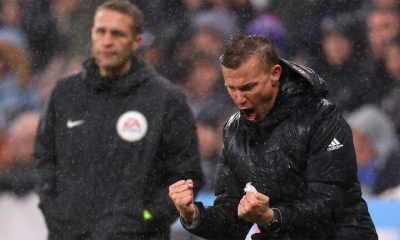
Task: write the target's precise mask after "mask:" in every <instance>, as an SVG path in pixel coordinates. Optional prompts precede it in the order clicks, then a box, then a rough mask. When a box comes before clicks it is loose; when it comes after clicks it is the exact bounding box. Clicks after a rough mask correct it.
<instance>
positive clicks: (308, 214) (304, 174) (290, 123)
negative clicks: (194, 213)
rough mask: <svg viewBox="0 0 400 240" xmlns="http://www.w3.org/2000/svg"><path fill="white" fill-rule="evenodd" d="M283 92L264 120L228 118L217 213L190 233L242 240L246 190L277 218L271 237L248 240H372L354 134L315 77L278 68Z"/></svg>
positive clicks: (203, 211)
mask: <svg viewBox="0 0 400 240" xmlns="http://www.w3.org/2000/svg"><path fill="white" fill-rule="evenodd" d="M281 65H282V68H283V71H282V73H283V74H282V76H281V79H280V82H281V87H280V92H279V94H278V97H277V100H276V102H275V105H274V107H273V108H272V109H271V111H270V112H269V113H268V115H267V116H266V117H265V119H264V120H262V121H261V122H259V123H251V122H249V121H247V120H246V119H245V117H244V116H243V115H242V114H241V113H240V112H238V113H236V114H235V115H233V116H232V117H231V118H230V119H229V120H228V121H227V123H226V125H225V128H224V131H223V134H224V136H223V139H224V149H223V152H222V157H221V160H220V162H219V163H218V169H217V186H216V193H215V194H216V198H215V201H214V207H203V206H202V204H200V203H197V206H198V208H199V210H200V215H199V216H200V217H199V221H198V224H196V225H195V226H192V228H189V230H190V231H191V232H193V233H196V234H198V235H201V236H203V237H205V238H208V239H245V236H246V234H247V232H248V231H249V229H250V227H251V226H252V225H253V224H252V223H249V222H245V221H244V220H240V219H239V218H238V217H237V207H238V204H239V201H240V199H241V198H242V196H243V195H244V191H243V189H244V187H245V185H246V183H248V182H251V183H252V185H253V186H254V187H255V188H256V189H257V190H258V192H261V193H263V194H265V195H267V196H268V197H269V198H270V207H274V208H278V209H279V210H280V211H281V213H282V226H281V229H280V230H279V231H278V232H277V233H276V234H271V233H269V232H268V231H267V230H266V229H263V228H261V233H259V234H255V235H253V239H296V240H299V239H349V240H350V239H352V240H354V239H377V236H376V231H375V228H374V225H373V223H372V221H371V218H370V215H369V213H368V209H367V205H366V203H365V201H364V200H363V199H362V197H361V191H360V186H359V182H358V180H357V174H356V160H355V152H354V147H353V142H352V135H351V129H350V127H349V126H348V124H347V123H346V122H345V120H344V119H343V118H342V116H341V114H340V112H339V111H338V110H337V109H336V107H335V106H334V105H333V104H332V103H331V101H329V100H327V99H325V98H324V96H325V95H326V90H325V88H324V82H323V80H322V79H320V78H319V77H318V76H317V75H316V74H315V73H314V72H313V71H312V70H310V69H307V68H303V67H300V66H298V65H294V64H292V63H289V62H287V61H284V60H282V61H281Z"/></svg>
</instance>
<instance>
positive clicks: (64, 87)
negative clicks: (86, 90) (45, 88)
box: [53, 73, 83, 95]
mask: <svg viewBox="0 0 400 240" xmlns="http://www.w3.org/2000/svg"><path fill="white" fill-rule="evenodd" d="M82 86H83V78H82V74H81V73H76V74H73V75H70V76H67V77H65V78H62V79H60V80H58V81H57V83H56V85H55V87H54V89H53V95H54V93H57V94H59V93H63V92H70V91H71V90H73V89H81V87H82Z"/></svg>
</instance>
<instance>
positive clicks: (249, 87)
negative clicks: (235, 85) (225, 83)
mask: <svg viewBox="0 0 400 240" xmlns="http://www.w3.org/2000/svg"><path fill="white" fill-rule="evenodd" d="M253 86H254V85H248V86H244V87H242V89H241V90H242V91H250V90H251V89H253Z"/></svg>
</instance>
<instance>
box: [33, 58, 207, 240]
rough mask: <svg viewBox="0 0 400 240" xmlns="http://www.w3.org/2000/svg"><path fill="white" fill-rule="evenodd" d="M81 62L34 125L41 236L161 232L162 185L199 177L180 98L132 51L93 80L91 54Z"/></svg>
mask: <svg viewBox="0 0 400 240" xmlns="http://www.w3.org/2000/svg"><path fill="white" fill-rule="evenodd" d="M84 69H85V70H84V71H83V72H81V73H79V74H77V75H74V76H71V77H69V78H67V79H64V80H61V81H60V82H59V83H58V84H57V86H56V88H55V90H54V91H53V93H52V95H51V98H50V100H49V102H48V105H47V107H46V110H45V113H44V116H43V117H42V119H41V122H40V126H39V130H38V136H37V141H36V145H35V156H36V158H37V159H38V160H39V165H38V169H39V171H40V172H41V175H42V177H43V179H42V183H41V185H40V196H41V204H40V208H41V209H42V211H43V213H44V215H45V218H46V222H47V224H48V227H49V230H50V238H49V239H51V240H53V239H65V240H67V239H68V240H71V239H96V240H99V239H100V240H101V239H107V240H110V239H118V240H120V239H121V240H123V239H169V225H170V224H171V223H172V222H173V221H174V220H175V219H176V218H177V216H178V215H177V211H176V209H175V207H174V206H173V203H172V201H171V200H170V199H169V197H168V186H169V185H170V184H172V183H174V182H176V181H178V180H180V179H188V178H191V179H193V180H194V182H195V185H197V186H199V187H201V184H202V174H201V170H200V165H199V164H200V163H199V153H198V146H197V136H196V128H195V124H194V120H193V117H192V114H191V111H190V110H189V108H188V106H187V104H186V101H185V97H184V95H183V94H182V93H181V92H179V91H178V90H177V89H176V88H175V87H174V86H173V85H172V84H171V83H169V82H168V81H167V80H166V79H164V78H162V77H161V76H159V75H158V74H157V73H155V72H154V71H153V70H152V69H150V68H149V67H147V66H146V65H145V64H144V63H143V62H142V61H140V60H139V59H137V58H135V57H134V58H133V67H132V69H131V70H130V72H129V73H128V74H127V75H125V76H122V77H120V78H115V79H113V78H104V77H100V76H99V74H98V68H97V66H96V65H95V63H94V60H93V59H90V60H88V61H87V62H86V63H85V64H84ZM132 111H133V112H135V114H136V115H135V114H134V115H132V114H131V113H132ZM127 112H128V113H129V112H130V114H131V115H130V116H131V117H125V118H124V117H123V115H124V114H125V113H127ZM128 115H129V114H128ZM138 115H140V116H141V117H142V118H144V119H145V121H143V119H142V120H141V118H140V117H138ZM119 123H121V124H122V125H119V130H118V129H117V128H118V127H117V125H118V124H119ZM146 128H147V130H146ZM143 133H144V135H143Z"/></svg>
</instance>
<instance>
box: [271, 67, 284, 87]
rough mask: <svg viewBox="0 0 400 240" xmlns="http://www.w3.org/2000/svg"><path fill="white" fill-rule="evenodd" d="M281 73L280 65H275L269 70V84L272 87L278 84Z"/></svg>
mask: <svg viewBox="0 0 400 240" xmlns="http://www.w3.org/2000/svg"><path fill="white" fill-rule="evenodd" d="M281 73H282V67H281V65H279V64H276V65H274V66H273V67H272V68H271V82H272V85H273V86H276V85H277V84H278V83H279V79H280V77H281Z"/></svg>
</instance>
